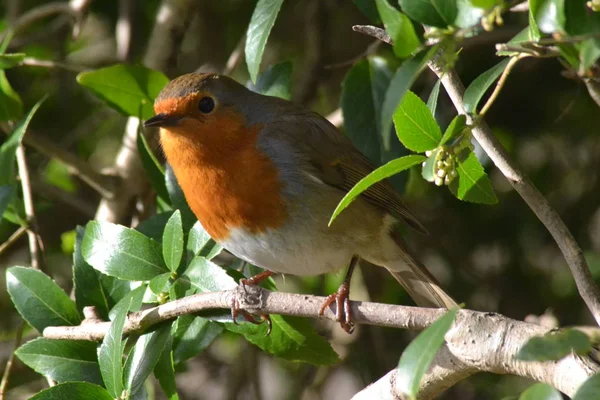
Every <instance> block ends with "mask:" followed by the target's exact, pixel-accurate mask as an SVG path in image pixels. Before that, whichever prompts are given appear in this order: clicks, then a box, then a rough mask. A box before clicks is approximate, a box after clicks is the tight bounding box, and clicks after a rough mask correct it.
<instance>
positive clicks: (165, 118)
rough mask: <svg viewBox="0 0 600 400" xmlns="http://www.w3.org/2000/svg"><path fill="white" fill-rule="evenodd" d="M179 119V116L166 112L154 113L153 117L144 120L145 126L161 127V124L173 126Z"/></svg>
mask: <svg viewBox="0 0 600 400" xmlns="http://www.w3.org/2000/svg"><path fill="white" fill-rule="evenodd" d="M179 120H180V118H179V117H174V116H172V115H169V114H166V113H160V114H156V115H155V116H154V117H152V118H150V119H147V120H146V121H144V126H145V127H150V126H155V127H159V128H160V127H163V126H174V125H177V122H178V121H179Z"/></svg>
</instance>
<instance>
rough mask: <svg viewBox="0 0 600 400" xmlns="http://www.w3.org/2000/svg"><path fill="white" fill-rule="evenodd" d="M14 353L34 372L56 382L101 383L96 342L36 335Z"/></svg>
mask: <svg viewBox="0 0 600 400" xmlns="http://www.w3.org/2000/svg"><path fill="white" fill-rule="evenodd" d="M15 354H16V355H17V357H19V359H20V360H21V361H23V363H24V364H26V365H27V366H29V367H30V368H31V369H33V370H34V371H35V372H37V373H38V374H42V375H44V376H46V377H48V378H50V379H52V380H54V381H56V382H59V383H60V382H68V381H85V382H90V383H96V384H99V385H101V384H102V377H101V376H100V369H99V368H98V362H97V361H96V344H95V343H93V342H87V341H83V340H50V339H46V338H37V339H34V340H32V341H30V342H27V343H25V344H24V345H23V346H21V347H19V349H17V351H16V352H15Z"/></svg>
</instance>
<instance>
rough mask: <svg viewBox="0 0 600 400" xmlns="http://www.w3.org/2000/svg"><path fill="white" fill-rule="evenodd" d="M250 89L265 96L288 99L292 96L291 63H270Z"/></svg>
mask: <svg viewBox="0 0 600 400" xmlns="http://www.w3.org/2000/svg"><path fill="white" fill-rule="evenodd" d="M251 89H252V90H254V91H255V92H258V93H261V94H264V95H267V96H275V97H280V98H282V99H286V100H290V99H291V98H292V63H291V62H289V61H287V62H283V63H280V64H275V65H271V66H270V67H269V68H267V70H266V71H265V72H263V73H262V74H260V76H259V77H258V80H257V81H256V85H255V86H254V87H251Z"/></svg>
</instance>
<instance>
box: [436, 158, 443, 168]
mask: <svg viewBox="0 0 600 400" xmlns="http://www.w3.org/2000/svg"><path fill="white" fill-rule="evenodd" d="M435 165H436V166H437V167H438V168H442V167H443V166H444V162H443V161H442V160H438V162H436V163H435Z"/></svg>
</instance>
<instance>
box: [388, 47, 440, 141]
mask: <svg viewBox="0 0 600 400" xmlns="http://www.w3.org/2000/svg"><path fill="white" fill-rule="evenodd" d="M436 51H437V47H436V46H433V47H432V48H430V49H429V50H423V51H421V52H420V53H418V54H416V55H415V56H414V57H412V58H409V59H407V60H405V61H404V62H403V63H402V65H401V66H400V67H399V68H398V70H396V73H395V74H394V77H393V78H392V81H391V82H390V85H389V87H388V89H387V92H386V94H385V99H384V101H383V105H382V108H381V132H382V134H383V133H385V132H388V131H389V130H390V128H391V124H392V117H393V115H394V113H395V111H396V107H397V106H398V104H400V101H401V100H402V98H403V97H404V94H405V93H406V92H407V91H408V89H410V87H411V86H412V84H413V82H414V81H415V79H417V77H418V76H419V74H420V73H421V70H422V69H423V67H424V66H425V64H426V63H427V61H429V59H430V58H431V57H432V56H433V54H435V52H436Z"/></svg>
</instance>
